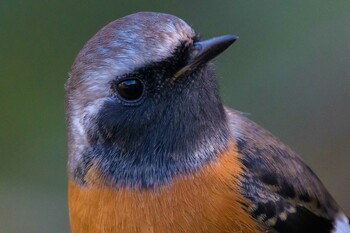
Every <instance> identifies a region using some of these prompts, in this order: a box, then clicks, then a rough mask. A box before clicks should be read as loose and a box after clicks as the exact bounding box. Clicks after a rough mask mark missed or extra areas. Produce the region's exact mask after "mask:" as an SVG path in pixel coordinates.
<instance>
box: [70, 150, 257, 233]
mask: <svg viewBox="0 0 350 233" xmlns="http://www.w3.org/2000/svg"><path fill="white" fill-rule="evenodd" d="M92 169H93V171H90V172H89V173H88V174H87V177H86V178H87V182H88V184H87V186H85V187H83V186H79V185H76V184H75V183H74V182H73V181H72V180H70V181H69V209H70V222H71V232H72V233H100V232H101V233H102V232H103V233H116V232H123V233H153V232H154V233H162V232H167V233H172V232H173V233H179V232H186V233H198V232H210V233H219V232H220V233H223V232H245V233H253V232H262V230H261V229H259V227H258V226H257V224H256V223H255V222H254V220H253V219H252V217H251V216H250V215H249V213H248V212H247V211H246V210H244V209H243V207H242V206H241V204H239V203H247V200H246V199H244V198H243V196H241V194H240V193H238V191H237V190H239V188H238V187H237V186H238V183H239V179H240V177H237V176H236V175H234V174H242V164H241V162H240V161H239V159H238V155H237V152H236V150H235V148H232V150H230V151H229V152H225V153H223V154H221V155H220V156H219V157H218V158H217V159H216V160H215V161H213V162H211V163H210V164H208V165H207V166H206V167H204V168H203V169H201V171H198V172H197V173H195V174H191V175H187V176H179V177H177V178H175V179H174V180H173V181H172V182H171V183H170V184H168V185H166V186H163V187H160V188H157V189H156V190H141V191H136V190H130V189H127V188H123V189H114V188H112V187H107V186H104V185H103V184H102V183H101V182H100V183H99V182H98V180H101V179H98V176H97V175H96V174H97V173H96V171H94V170H95V168H94V167H92Z"/></svg>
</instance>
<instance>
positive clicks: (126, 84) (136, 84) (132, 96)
mask: <svg viewBox="0 0 350 233" xmlns="http://www.w3.org/2000/svg"><path fill="white" fill-rule="evenodd" d="M117 91H118V94H119V95H120V96H121V97H122V98H123V99H125V100H129V101H132V100H137V99H139V98H140V97H141V96H142V93H143V83H142V82H141V81H140V80H138V79H127V80H123V81H121V82H119V83H118V84H117Z"/></svg>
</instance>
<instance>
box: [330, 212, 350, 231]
mask: <svg viewBox="0 0 350 233" xmlns="http://www.w3.org/2000/svg"><path fill="white" fill-rule="evenodd" d="M332 233H350V225H349V219H348V218H347V217H346V216H345V214H343V213H340V214H339V215H338V216H337V218H336V219H335V222H334V230H333V231H332Z"/></svg>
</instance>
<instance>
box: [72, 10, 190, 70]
mask: <svg viewBox="0 0 350 233" xmlns="http://www.w3.org/2000/svg"><path fill="white" fill-rule="evenodd" d="M194 36H195V33H194V31H193V30H192V29H191V27H190V26H188V25H187V24H186V23H185V22H184V21H183V20H181V19H179V18H177V17H176V16H172V15H168V14H162V13H153V12H140V13H136V14H132V15H129V16H126V17H123V18H120V19H118V20H116V21H113V22H111V23H110V24H108V25H107V26H105V27H104V28H102V29H101V30H100V31H99V32H98V33H97V34H96V35H95V36H94V37H93V38H91V39H90V40H89V41H88V42H87V43H86V45H85V46H84V48H83V49H82V50H81V52H80V53H79V55H78V56H77V58H76V60H75V63H74V65H73V69H72V75H73V76H82V75H84V76H86V75H87V76H89V73H90V74H92V75H93V74H94V73H95V74H96V72H101V75H109V74H112V75H121V74H124V73H128V72H131V71H133V70H135V69H137V68H139V67H142V66H144V65H146V64H149V63H152V62H157V61H161V60H164V59H165V58H167V57H169V56H171V55H172V53H173V51H174V50H175V49H176V47H178V46H179V45H180V43H181V42H182V43H192V38H193V37H194ZM102 73H103V74H102Z"/></svg>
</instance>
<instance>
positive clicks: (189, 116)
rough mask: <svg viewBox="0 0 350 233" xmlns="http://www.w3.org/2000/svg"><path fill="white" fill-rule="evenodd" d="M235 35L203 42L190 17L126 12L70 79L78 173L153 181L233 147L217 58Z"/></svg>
mask: <svg viewBox="0 0 350 233" xmlns="http://www.w3.org/2000/svg"><path fill="white" fill-rule="evenodd" d="M236 39H237V38H236V37H235V36H231V35H228V36H222V37H217V38H213V39H211V40H207V41H199V38H198V37H197V36H196V34H195V32H194V31H193V30H192V28H191V27H190V26H188V25H187V24H186V23H185V22H184V21H183V20H181V19H179V18H177V17H175V16H172V15H168V14H162V13H152V12H141V13H136V14H132V15H129V16H126V17H123V18H121V19H118V20H116V21H114V22H112V23H110V24H108V25H107V26H105V27H104V28H102V29H101V30H100V31H99V32H98V33H97V34H96V35H95V36H93V37H92V38H91V39H90V40H89V41H88V42H87V43H86V44H85V46H84V48H83V49H82V50H81V51H80V53H79V54H78V56H77V58H76V60H75V62H74V64H73V67H72V70H71V72H70V77H69V79H68V81H67V83H66V118H67V127H68V147H69V162H68V170H69V174H70V177H71V178H72V179H75V180H76V181H78V182H80V183H84V176H85V175H86V173H87V171H88V170H89V169H90V167H91V166H92V165H94V167H98V170H99V172H100V173H101V174H102V176H103V179H104V180H106V181H107V182H108V183H110V184H113V185H122V186H138V187H140V186H147V187H152V186H155V185H159V184H162V183H165V182H166V181H168V180H170V179H171V177H172V176H173V175H174V174H175V173H177V172H180V173H183V172H190V171H192V170H195V169H196V168H197V167H199V166H201V165H202V164H203V163H205V162H206V161H208V160H210V159H212V158H213V156H214V154H215V153H217V152H218V151H220V150H223V149H224V148H225V147H226V146H227V141H228V138H229V131H228V127H227V122H226V117H225V112H224V108H223V105H222V103H221V100H220V97H219V93H218V86H217V80H216V76H215V74H214V71H213V66H212V64H211V63H210V60H212V59H213V58H214V57H215V56H217V55H218V54H220V53H221V52H223V51H224V50H225V49H226V48H227V47H228V46H230V45H231V44H232V43H233V42H234V41H235V40H236Z"/></svg>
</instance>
